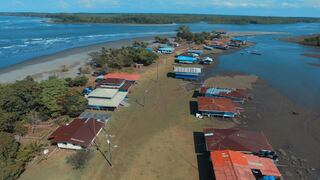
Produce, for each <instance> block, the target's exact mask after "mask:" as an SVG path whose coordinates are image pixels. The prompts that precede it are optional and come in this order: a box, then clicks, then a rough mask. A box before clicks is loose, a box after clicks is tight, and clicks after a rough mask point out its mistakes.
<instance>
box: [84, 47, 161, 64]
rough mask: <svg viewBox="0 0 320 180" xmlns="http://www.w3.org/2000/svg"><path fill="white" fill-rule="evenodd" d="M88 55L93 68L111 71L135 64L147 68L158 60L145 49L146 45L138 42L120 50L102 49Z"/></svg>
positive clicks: (156, 56)
mask: <svg viewBox="0 0 320 180" xmlns="http://www.w3.org/2000/svg"><path fill="white" fill-rule="evenodd" d="M90 55H91V57H92V62H93V65H94V66H95V67H99V68H112V69H121V68H123V67H131V66H133V65H134V64H135V63H137V64H143V65H145V66H148V65H150V64H152V63H153V62H154V61H155V60H156V59H157V58H158V55H157V54H155V53H154V52H152V51H150V50H148V49H146V45H145V44H144V43H140V42H135V43H134V44H133V46H128V47H122V48H120V49H113V48H111V49H107V48H102V49H101V51H100V52H96V53H91V54H90Z"/></svg>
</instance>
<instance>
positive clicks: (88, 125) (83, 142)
mask: <svg viewBox="0 0 320 180" xmlns="http://www.w3.org/2000/svg"><path fill="white" fill-rule="evenodd" d="M103 126H104V123H102V122H100V121H97V120H95V119H80V118H77V119H74V120H73V121H72V122H71V123H70V124H67V125H63V126H60V127H59V128H58V129H56V130H55V131H54V132H53V133H52V134H51V135H50V136H49V137H48V139H49V140H51V143H53V144H56V143H71V144H75V145H79V146H82V147H88V146H89V145H90V144H91V142H92V141H93V139H94V138H95V137H96V135H97V134H98V133H99V131H100V130H101V129H102V128H103Z"/></svg>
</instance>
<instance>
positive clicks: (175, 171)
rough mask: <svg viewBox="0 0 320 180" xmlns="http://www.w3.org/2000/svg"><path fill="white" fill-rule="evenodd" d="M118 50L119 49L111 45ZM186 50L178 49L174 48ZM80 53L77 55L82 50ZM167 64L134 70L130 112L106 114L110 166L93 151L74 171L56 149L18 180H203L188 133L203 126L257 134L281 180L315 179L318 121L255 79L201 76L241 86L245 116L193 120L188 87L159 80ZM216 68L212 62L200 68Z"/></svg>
mask: <svg viewBox="0 0 320 180" xmlns="http://www.w3.org/2000/svg"><path fill="white" fill-rule="evenodd" d="M127 43H129V41H127ZM118 45H119V46H120V45H123V44H121V43H120V42H119V44H118ZM186 47H187V46H186V45H184V46H182V47H180V48H179V49H178V51H183V50H184V49H185V48H186ZM82 53H83V54H82V55H83V56H84V54H85V53H84V52H82ZM217 53H218V54H221V53H222V52H220V51H217ZM77 54H79V53H75V54H74V56H76V55H77ZM68 55H70V54H68ZM216 55H217V54H215V56H216ZM58 59H59V58H58ZM61 59H63V57H62V58H61V57H60V62H63V60H61ZM86 60H88V59H86ZM55 61H56V60H52V61H50V60H49V61H47V62H45V63H49V62H55ZM173 61H174V55H161V56H160V59H159V62H158V67H157V65H156V64H153V65H151V66H150V67H147V68H143V69H140V70H137V72H138V73H140V74H141V76H142V78H141V79H140V80H139V82H138V84H137V85H136V86H134V88H133V93H132V94H130V95H129V103H130V107H121V108H120V109H119V110H117V111H115V112H113V113H112V120H111V121H110V123H109V124H108V125H107V131H108V133H109V134H112V135H113V136H114V138H113V143H114V144H116V145H117V146H118V148H117V149H115V150H114V152H113V161H112V163H113V167H112V168H111V167H109V166H108V164H107V163H106V161H105V160H104V159H103V158H102V156H101V154H100V153H98V152H97V151H94V155H93V158H92V159H91V160H90V161H89V162H88V165H87V167H86V168H85V169H83V170H82V171H75V170H73V169H72V168H71V167H70V166H69V165H68V164H66V163H65V158H66V157H67V156H68V155H69V154H70V153H69V151H67V150H58V151H57V152H55V153H53V154H52V155H51V157H50V158H48V159H47V160H44V161H41V162H40V163H34V164H32V165H29V166H28V167H27V170H26V172H25V173H23V174H22V176H21V179H26V180H29V179H50V178H51V179H114V180H116V179H117V180H118V179H141V180H150V179H187V180H189V179H190V180H194V179H204V178H203V177H204V176H203V174H202V171H201V169H200V164H201V163H200V162H199V157H198V156H197V154H196V142H195V139H194V138H195V137H194V134H195V133H196V132H202V130H203V128H204V127H208V126H209V127H214V128H232V127H239V128H248V129H252V130H258V131H262V132H264V133H265V134H266V136H267V137H268V139H269V141H270V143H271V144H272V146H273V148H274V149H275V150H276V151H277V152H279V154H280V162H279V164H280V165H281V166H280V168H281V172H282V173H283V175H284V177H285V178H286V179H302V178H306V179H312V178H314V177H317V175H318V174H319V173H320V172H319V167H320V164H319V162H320V159H319V157H318V156H317V154H318V150H319V149H320V143H319V139H318V137H319V131H318V128H319V122H320V121H319V118H318V117H319V116H317V115H316V114H315V113H314V112H312V111H311V110H306V109H304V108H302V107H299V106H297V105H295V104H293V103H292V102H291V101H290V100H289V99H288V98H286V97H285V96H284V95H282V94H280V93H279V92H277V91H275V90H274V89H272V88H271V87H270V86H269V85H268V84H267V83H266V82H265V81H263V80H261V79H259V77H257V76H253V75H243V74H234V73H233V74H228V72H226V73H223V74H221V75H218V76H215V77H211V76H210V75H208V77H204V78H205V79H207V78H208V79H207V81H205V83H206V84H208V85H210V84H212V83H214V84H218V85H219V86H223V87H233V88H244V89H249V90H250V92H251V93H252V95H253V99H252V100H250V101H249V102H248V103H247V104H245V107H244V108H245V113H244V114H243V115H242V116H241V117H240V118H239V119H237V120H236V121H233V120H231V119H221V118H205V119H203V120H200V119H197V118H196V117H195V116H194V115H193V104H194V102H195V101H196V99H195V97H194V91H195V90H197V89H196V86H192V85H191V86H190V84H192V83H190V82H186V81H182V80H178V79H173V78H168V77H167V73H168V72H170V71H171V70H172V63H173ZM84 62H85V61H84ZM218 64H219V63H218V61H217V62H216V64H215V65H212V66H208V67H207V68H214V66H216V65H218ZM60 65H61V64H60ZM31 66H36V65H31ZM58 67H59V66H58ZM157 68H158V70H157ZM21 70H22V69H21ZM21 70H19V69H17V70H16V71H21ZM12 72H14V71H12ZM157 72H159V78H157ZM1 79H2V78H1ZM190 87H191V88H190ZM143 98H145V105H144V106H141V103H139V102H141V101H142V99H143ZM97 142H98V143H99V144H100V145H101V148H102V150H104V151H107V143H106V141H105V137H104V136H103V135H100V136H99V138H98V140H97ZM52 169H54V171H52Z"/></svg>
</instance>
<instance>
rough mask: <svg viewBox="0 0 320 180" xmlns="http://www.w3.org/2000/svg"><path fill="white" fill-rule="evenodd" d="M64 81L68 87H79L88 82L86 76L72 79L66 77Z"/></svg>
mask: <svg viewBox="0 0 320 180" xmlns="http://www.w3.org/2000/svg"><path fill="white" fill-rule="evenodd" d="M65 80H66V82H67V83H68V86H69V87H75V86H77V87H79V86H84V85H86V84H87V82H88V78H87V77H86V76H77V77H75V78H74V79H72V78H66V79H65Z"/></svg>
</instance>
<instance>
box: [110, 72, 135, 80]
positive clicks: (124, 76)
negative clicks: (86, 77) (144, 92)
mask: <svg viewBox="0 0 320 180" xmlns="http://www.w3.org/2000/svg"><path fill="white" fill-rule="evenodd" d="M104 78H105V79H108V78H117V79H125V80H127V81H137V80H139V79H140V75H139V74H129V73H108V74H106V75H105V76H104Z"/></svg>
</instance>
